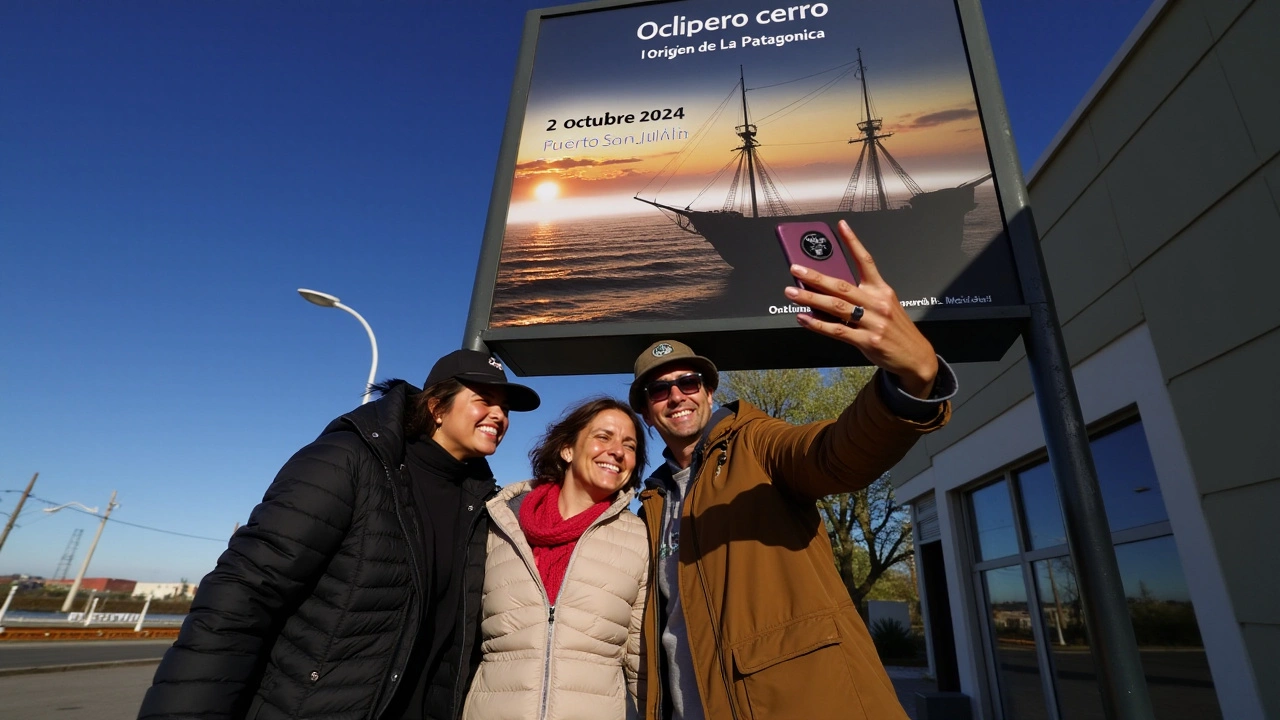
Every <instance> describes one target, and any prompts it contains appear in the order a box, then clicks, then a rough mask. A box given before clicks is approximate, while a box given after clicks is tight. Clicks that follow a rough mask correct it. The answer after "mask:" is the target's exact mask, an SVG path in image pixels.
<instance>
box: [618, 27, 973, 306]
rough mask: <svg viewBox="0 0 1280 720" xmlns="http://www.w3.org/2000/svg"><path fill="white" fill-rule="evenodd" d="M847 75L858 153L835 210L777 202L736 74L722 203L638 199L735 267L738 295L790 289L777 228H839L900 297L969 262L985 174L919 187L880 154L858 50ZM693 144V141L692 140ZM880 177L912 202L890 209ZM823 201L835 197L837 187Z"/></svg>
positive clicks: (936, 290) (943, 282)
mask: <svg viewBox="0 0 1280 720" xmlns="http://www.w3.org/2000/svg"><path fill="white" fill-rule="evenodd" d="M853 69H854V71H855V72H856V75H855V77H857V78H858V79H859V80H860V81H861V90H862V92H861V102H860V105H861V107H860V111H861V113H862V116H863V119H862V121H861V122H859V123H858V124H857V128H858V135H857V136H855V137H852V138H850V139H849V141H848V142H849V143H850V144H858V145H861V149H860V152H859V155H858V160H857V163H856V164H855V165H854V167H853V171H852V173H851V175H850V176H849V180H848V183H847V184H846V186H845V189H844V193H843V195H842V196H841V197H840V200H839V202H838V204H835V206H834V207H833V208H832V209H830V210H819V211H805V210H796V209H793V207H792V205H791V204H789V203H788V202H787V201H786V200H785V199H784V197H783V192H782V190H781V189H780V187H779V182H778V180H777V179H776V178H775V173H773V172H771V171H770V168H769V165H768V164H767V163H766V162H765V161H764V159H763V158H762V157H761V153H760V151H759V148H760V147H761V145H762V143H761V140H760V138H759V137H758V131H757V126H756V124H754V123H753V122H752V118H751V116H750V113H749V110H748V107H747V90H748V88H747V86H746V82H745V73H744V71H743V70H742V68H741V67H740V68H739V82H738V85H737V87H736V88H735V90H737V91H739V93H740V95H741V105H742V123H741V124H740V125H737V126H736V127H735V134H736V135H737V137H738V138H739V139H740V141H741V143H740V144H739V145H738V146H737V147H736V148H733V153H734V158H733V159H732V160H731V161H730V163H728V164H727V165H726V166H725V169H726V170H725V171H726V172H727V170H728V169H729V168H732V173H733V174H732V175H731V176H729V177H730V178H731V180H730V184H729V190H728V194H727V197H726V198H725V200H724V203H723V204H722V205H721V206H720V207H719V208H718V209H697V210H695V209H693V207H692V205H693V204H694V202H696V201H697V198H695V199H694V200H693V201H691V202H690V203H688V204H686V205H685V206H684V207H679V206H677V205H674V204H671V203H669V202H661V201H659V200H658V198H657V197H656V196H652V197H649V198H646V197H641V194H642V193H644V190H641V191H640V192H639V193H637V194H636V195H635V199H636V200H639V201H640V202H642V203H646V204H648V205H652V206H653V207H656V208H658V209H660V210H662V211H663V212H664V214H667V215H668V217H670V218H671V219H672V220H674V221H675V223H676V224H677V225H678V226H679V227H680V228H681V229H683V230H685V231H686V232H689V233H692V234H695V235H699V236H701V237H702V238H704V239H705V240H706V241H707V242H708V243H709V244H710V245H711V246H712V247H713V248H714V249H715V251H716V252H717V253H718V254H719V255H720V257H721V258H722V259H723V260H724V262H725V263H727V264H728V265H730V266H732V268H733V276H734V279H735V285H738V286H739V287H750V286H755V285H758V284H760V283H781V284H786V283H789V282H790V281H791V277H790V275H789V274H788V273H787V270H786V263H785V259H784V256H783V254H782V251H781V250H780V248H779V245H778V241H777V239H776V237H775V228H776V227H777V225H778V224H779V223H781V222H811V221H819V222H825V223H827V224H828V225H829V226H830V227H831V228H832V229H833V230H834V229H835V228H836V224H837V223H838V222H839V221H840V220H844V221H846V222H847V223H848V224H849V226H850V227H851V228H852V229H853V231H854V232H855V233H856V234H857V236H858V238H859V240H860V241H861V242H862V244H863V245H864V246H866V248H867V249H868V250H869V251H870V252H871V253H872V255H873V256H874V257H875V259H876V263H877V265H878V266H880V267H881V269H884V270H886V271H887V272H886V276H887V277H889V278H890V282H891V283H894V278H897V279H898V280H899V281H900V282H903V283H904V284H903V285H901V286H900V285H898V283H894V284H895V287H896V288H897V289H898V291H899V296H900V297H910V296H919V295H921V294H926V295H932V294H941V293H942V291H943V290H944V289H945V288H946V287H947V286H948V284H950V283H951V282H952V281H953V280H954V279H955V278H956V277H957V275H958V274H959V272H960V270H959V269H960V268H963V267H964V265H965V264H966V263H967V262H968V261H969V258H968V257H966V256H965V255H964V253H963V251H962V249H961V244H962V241H963V240H964V226H965V215H966V214H967V213H969V212H970V211H971V210H974V209H975V208H976V207H977V204H976V203H975V200H974V188H975V187H976V186H978V185H981V184H982V183H984V182H986V181H987V180H989V179H990V178H991V173H990V172H987V173H985V174H983V175H981V176H980V177H976V178H974V179H972V180H970V181H968V182H964V183H962V184H960V185H958V186H954V187H943V188H940V189H936V190H930V191H925V190H924V189H922V188H921V187H920V185H919V184H918V183H917V182H916V181H915V180H914V179H913V178H912V177H911V175H910V174H909V173H908V172H907V170H906V169H905V168H903V166H902V165H901V164H900V163H899V162H898V161H897V160H896V159H895V158H894V157H893V155H892V154H890V152H889V150H888V148H886V147H885V144H884V142H883V141H884V140H886V139H887V138H890V137H892V136H893V134H894V133H893V132H891V131H887V130H886V129H885V127H884V121H883V118H882V117H878V116H877V115H876V113H875V112H874V111H873V105H872V101H871V96H870V93H869V92H868V90H867V77H866V68H865V66H864V65H863V62H862V50H861V48H859V49H858V56H857V63H856V66H855V67H854V68H853ZM778 84H781V83H778ZM828 86H830V85H828ZM699 139H700V138H698V137H697V136H695V138H694V141H697V140H699ZM766 146H767V145H766ZM886 170H891V171H892V173H893V175H894V176H896V178H897V181H898V182H899V183H901V185H902V186H903V188H904V189H905V191H906V192H909V195H910V196H909V199H907V200H905V202H902V201H899V202H898V203H896V206H895V204H894V203H892V202H891V200H890V194H889V191H888V188H887V185H886ZM988 170H989V168H988ZM651 184H652V183H651ZM646 187H647V186H646ZM704 192H705V191H704ZM829 197H830V198H832V199H834V188H833V189H832V193H831V194H830V196H829ZM908 269H909V270H908ZM908 275H909V276H910V278H909V280H908ZM744 281H745V282H744Z"/></svg>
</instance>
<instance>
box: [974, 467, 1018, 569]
mask: <svg viewBox="0 0 1280 720" xmlns="http://www.w3.org/2000/svg"><path fill="white" fill-rule="evenodd" d="M969 499H970V502H971V503H972V504H973V520H974V525H975V526H976V528H977V531H978V532H977V534H978V548H977V551H978V560H991V559H993V558H1000V557H1006V556H1008V555H1017V554H1018V534H1017V532H1016V531H1015V530H1014V528H1013V503H1012V502H1011V501H1010V500H1009V483H1008V482H1006V481H1004V480H1001V481H1000V482H997V483H992V484H990V485H988V486H986V487H984V488H981V489H979V490H975V491H973V492H972V493H970V494H969Z"/></svg>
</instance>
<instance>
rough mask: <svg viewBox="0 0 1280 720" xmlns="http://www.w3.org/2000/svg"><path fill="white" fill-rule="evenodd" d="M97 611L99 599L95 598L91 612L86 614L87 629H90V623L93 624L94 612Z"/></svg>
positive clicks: (91, 605) (90, 606) (90, 605)
mask: <svg viewBox="0 0 1280 720" xmlns="http://www.w3.org/2000/svg"><path fill="white" fill-rule="evenodd" d="M97 609H98V598H94V599H93V602H91V603H89V612H87V613H85V614H84V626H85V627H89V623H91V622H93V611H94V610H97Z"/></svg>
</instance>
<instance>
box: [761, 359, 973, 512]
mask: <svg viewBox="0 0 1280 720" xmlns="http://www.w3.org/2000/svg"><path fill="white" fill-rule="evenodd" d="M881 372H882V371H881ZM877 374H879V373H877ZM882 384H883V383H881V382H879V378H872V380H871V382H869V383H867V384H866V386H865V387H864V388H863V389H862V391H861V392H859V393H858V396H857V397H856V398H854V401H853V403H851V404H850V405H849V407H847V408H845V410H844V412H842V413H841V414H840V417H838V418H836V419H835V420H826V421H822V422H816V423H810V424H808V425H801V426H799V427H797V426H794V425H789V424H787V423H785V422H782V421H779V420H761V421H758V422H753V423H750V424H749V425H748V426H747V427H744V428H743V431H744V433H745V439H747V440H748V441H749V442H750V443H751V446H752V448H753V449H754V451H755V452H756V455H757V457H758V459H759V461H760V463H761V465H762V466H763V467H764V470H765V472H766V473H768V475H769V476H770V477H771V478H772V480H773V482H775V483H777V484H779V485H784V486H786V487H787V488H788V489H790V490H791V491H792V492H794V493H796V494H798V495H801V496H804V497H809V498H812V499H817V498H820V497H823V496H826V495H833V494H836V493H845V492H853V491H854V490H860V489H862V488H864V487H866V486H867V485H870V484H871V483H872V482H873V481H875V479H876V478H878V477H880V476H881V475H883V474H884V473H885V472H887V471H888V470H889V469H890V468H892V467H893V466H894V465H896V464H897V462H898V461H899V460H901V459H902V456H903V455H906V454H907V451H908V450H910V449H911V446H913V445H915V443H916V441H917V440H918V439H919V438H920V437H921V436H922V435H924V434H926V433H930V432H933V431H934V430H937V429H938V428H940V427H942V426H943V425H945V424H946V423H947V421H948V420H950V419H951V403H950V402H945V403H940V404H939V405H938V413H937V415H936V416H935V417H933V418H931V419H929V420H926V421H921V422H916V421H911V420H906V419H904V418H901V417H898V416H896V415H894V414H893V413H892V412H890V411H889V408H888V407H887V406H886V405H885V403H884V399H883V398H882V397H880V393H881V392H882V391H881V390H880V386H881V385H882Z"/></svg>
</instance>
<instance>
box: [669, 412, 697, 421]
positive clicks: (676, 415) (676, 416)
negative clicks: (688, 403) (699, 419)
mask: <svg viewBox="0 0 1280 720" xmlns="http://www.w3.org/2000/svg"><path fill="white" fill-rule="evenodd" d="M692 414H693V411H692V410H680V411H679V412H674V413H671V419H672V420H677V419H679V418H682V417H684V416H685V415H692Z"/></svg>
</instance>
